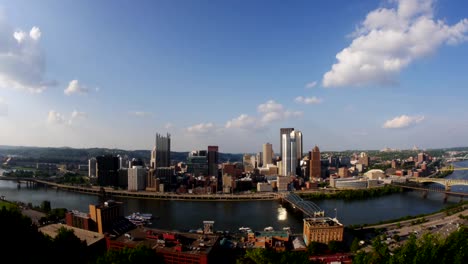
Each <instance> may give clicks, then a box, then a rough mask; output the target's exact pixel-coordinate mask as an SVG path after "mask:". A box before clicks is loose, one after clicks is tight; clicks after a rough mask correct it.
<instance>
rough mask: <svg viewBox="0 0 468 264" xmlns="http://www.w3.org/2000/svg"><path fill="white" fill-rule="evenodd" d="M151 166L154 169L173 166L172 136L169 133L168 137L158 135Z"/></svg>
mask: <svg viewBox="0 0 468 264" xmlns="http://www.w3.org/2000/svg"><path fill="white" fill-rule="evenodd" d="M150 166H151V168H153V169H155V168H157V167H170V166H171V135H170V134H169V133H167V134H166V136H162V135H160V134H158V133H156V138H155V142H154V147H153V150H152V151H151V160H150Z"/></svg>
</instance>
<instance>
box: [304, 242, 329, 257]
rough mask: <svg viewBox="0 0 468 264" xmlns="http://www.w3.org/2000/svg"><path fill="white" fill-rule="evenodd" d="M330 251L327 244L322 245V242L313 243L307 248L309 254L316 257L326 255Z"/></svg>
mask: <svg viewBox="0 0 468 264" xmlns="http://www.w3.org/2000/svg"><path fill="white" fill-rule="evenodd" d="M327 250H328V246H327V244H324V243H320V242H315V241H313V242H311V243H310V244H309V246H308V247H307V252H308V253H309V254H310V255H312V256H314V255H321V254H324V253H325V252H326V251H327Z"/></svg>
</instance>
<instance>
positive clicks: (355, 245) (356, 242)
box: [350, 237, 359, 252]
mask: <svg viewBox="0 0 468 264" xmlns="http://www.w3.org/2000/svg"><path fill="white" fill-rule="evenodd" d="M358 249H359V239H358V238H357V237H355V238H354V239H353V242H352V243H351V246H350V251H351V252H356V251H358Z"/></svg>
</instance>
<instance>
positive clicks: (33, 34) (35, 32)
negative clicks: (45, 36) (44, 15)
mask: <svg viewBox="0 0 468 264" xmlns="http://www.w3.org/2000/svg"><path fill="white" fill-rule="evenodd" d="M29 36H30V37H31V38H32V39H34V40H38V39H39V38H40V37H41V30H40V29H39V28H38V27H33V28H31V31H29Z"/></svg>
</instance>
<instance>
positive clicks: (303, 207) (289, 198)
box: [280, 192, 325, 217]
mask: <svg viewBox="0 0 468 264" xmlns="http://www.w3.org/2000/svg"><path fill="white" fill-rule="evenodd" d="M280 196H281V198H282V199H283V201H285V202H288V203H289V204H291V206H292V207H293V208H295V209H298V210H300V211H302V212H303V213H304V215H306V216H307V217H324V216H325V212H324V211H323V210H322V209H321V208H320V207H319V206H318V205H316V204H315V203H313V202H311V201H306V200H304V199H302V198H301V197H300V196H299V195H297V194H295V193H292V192H288V193H284V194H281V195H280Z"/></svg>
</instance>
